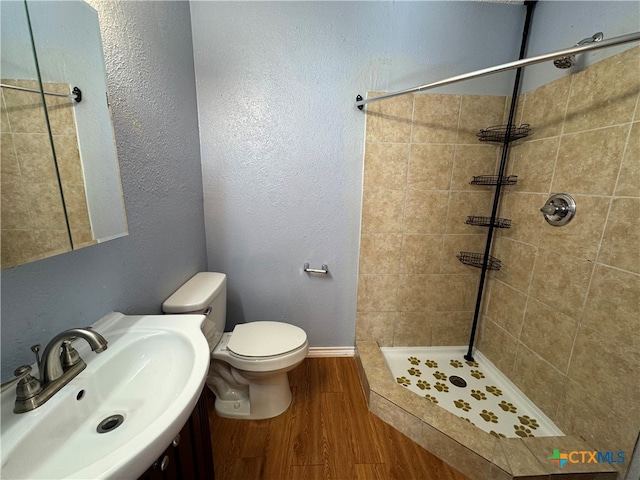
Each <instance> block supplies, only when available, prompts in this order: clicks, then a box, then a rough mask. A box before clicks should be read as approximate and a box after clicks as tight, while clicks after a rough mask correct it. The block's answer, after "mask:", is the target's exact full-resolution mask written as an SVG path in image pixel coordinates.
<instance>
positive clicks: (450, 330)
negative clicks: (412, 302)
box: [431, 311, 473, 346]
mask: <svg viewBox="0 0 640 480" xmlns="http://www.w3.org/2000/svg"><path fill="white" fill-rule="evenodd" d="M472 323H473V311H468V312H434V313H433V314H432V327H431V345H443V346H450V345H468V343H469V335H471V325H472Z"/></svg>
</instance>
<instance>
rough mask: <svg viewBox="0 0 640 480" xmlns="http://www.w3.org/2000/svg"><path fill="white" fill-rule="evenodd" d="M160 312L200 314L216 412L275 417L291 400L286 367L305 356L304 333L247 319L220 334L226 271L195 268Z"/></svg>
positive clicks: (222, 324) (219, 413)
mask: <svg viewBox="0 0 640 480" xmlns="http://www.w3.org/2000/svg"><path fill="white" fill-rule="evenodd" d="M162 310H163V311H164V312H165V313H171V314H177V313H184V314H186V313H189V314H198V313H199V314H203V315H206V316H207V319H206V320H205V322H204V325H203V327H202V329H203V332H204V334H205V336H206V337H207V341H208V342H209V347H210V349H211V364H210V366H209V374H208V376H207V380H206V384H207V386H208V387H209V388H210V389H211V390H212V391H213V393H214V394H215V395H216V402H215V408H216V412H217V413H218V415H220V416H221V417H227V418H246V419H252V420H259V419H264V418H271V417H276V416H278V415H280V414H281V413H283V412H284V411H285V410H287V408H289V405H290V404H291V388H290V387H289V378H288V377H287V372H288V371H289V370H292V369H293V368H295V367H296V366H297V365H299V364H300V363H301V362H302V360H304V358H305V357H306V356H307V352H308V350H309V344H308V343H307V334H306V333H305V331H304V330H302V329H301V328H299V327H296V326H295V325H290V324H288V323H282V322H250V323H243V324H239V325H236V327H235V328H234V329H233V332H229V333H224V327H225V324H226V314H227V276H226V275H225V274H224V273H215V272H200V273H197V274H196V275H195V276H193V277H192V278H191V279H190V280H189V281H188V282H187V283H185V284H184V285H183V286H182V287H180V288H179V289H178V290H177V291H176V292H175V293H174V294H173V295H171V296H170V297H169V298H168V299H167V300H165V302H164V303H163V304H162Z"/></svg>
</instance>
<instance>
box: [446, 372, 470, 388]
mask: <svg viewBox="0 0 640 480" xmlns="http://www.w3.org/2000/svg"><path fill="white" fill-rule="evenodd" d="M449 381H450V382H451V383H453V384H454V385H455V386H456V387H460V388H463V387H466V386H467V381H466V380H465V379H464V378H462V377H458V376H457V375H451V376H450V377H449Z"/></svg>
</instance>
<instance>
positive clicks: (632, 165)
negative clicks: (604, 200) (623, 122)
mask: <svg viewBox="0 0 640 480" xmlns="http://www.w3.org/2000/svg"><path fill="white" fill-rule="evenodd" d="M639 159H640V122H635V123H634V124H633V125H632V126H631V133H630V134H629V140H628V141H627V148H626V149H625V152H624V158H623V160H622V167H621V168H620V175H619V176H618V184H617V185H616V195H620V196H629V197H640V160H639Z"/></svg>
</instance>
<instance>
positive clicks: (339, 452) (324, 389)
mask: <svg viewBox="0 0 640 480" xmlns="http://www.w3.org/2000/svg"><path fill="white" fill-rule="evenodd" d="M289 381H290V384H291V390H292V393H293V402H292V404H291V406H290V407H289V409H288V410H287V411H286V412H285V413H284V414H282V415H280V416H278V417H276V418H271V419H268V420H231V419H226V418H221V417H218V416H217V415H216V413H215V411H214V408H213V404H212V403H213V395H210V396H209V400H210V402H211V404H210V419H209V420H210V424H211V440H212V446H213V456H214V468H215V476H216V480H252V479H265V480H289V479H291V480H306V479H308V480H315V479H318V480H320V479H323V480H324V479H332V480H333V479H335V480H338V479H345V480H377V479H380V480H383V479H402V480H412V479H416V480H468V479H467V477H465V476H464V475H462V474H461V473H459V472H457V471H456V470H454V469H453V468H451V467H450V466H449V465H447V464H446V463H444V462H443V461H441V460H440V459H439V458H437V457H435V456H434V455H432V454H430V453H429V452H427V451H426V450H424V449H423V448H421V447H420V446H418V445H417V444H416V443H414V442H413V441H411V440H409V439H408V438H407V437H405V436H404V435H402V434H401V433H399V432H398V431H397V430H395V429H394V428H392V427H391V426H389V425H387V424H386V423H384V422H383V421H382V420H380V419H379V418H378V417H376V416H375V415H373V414H371V413H370V412H369V410H368V409H367V405H366V402H365V399H364V394H363V393H362V389H361V387H360V382H359V379H358V374H357V370H356V365H355V360H354V359H353V358H346V357H342V358H308V359H306V360H304V361H303V362H302V363H301V364H300V365H299V366H298V367H296V368H295V369H294V370H292V371H291V372H289Z"/></svg>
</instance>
